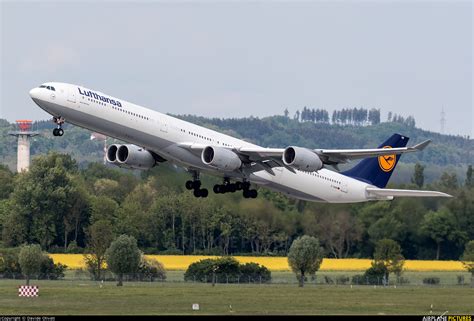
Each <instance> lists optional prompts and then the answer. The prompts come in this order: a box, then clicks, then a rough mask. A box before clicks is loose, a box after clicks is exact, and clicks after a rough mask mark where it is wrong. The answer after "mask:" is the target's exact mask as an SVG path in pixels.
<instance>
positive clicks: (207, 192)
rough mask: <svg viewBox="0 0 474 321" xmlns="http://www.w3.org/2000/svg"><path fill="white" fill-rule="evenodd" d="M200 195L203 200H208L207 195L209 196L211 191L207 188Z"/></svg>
mask: <svg viewBox="0 0 474 321" xmlns="http://www.w3.org/2000/svg"><path fill="white" fill-rule="evenodd" d="M199 193H200V194H201V197H202V198H206V197H207V195H209V191H208V190H207V188H203V189H201V190H200V192H199Z"/></svg>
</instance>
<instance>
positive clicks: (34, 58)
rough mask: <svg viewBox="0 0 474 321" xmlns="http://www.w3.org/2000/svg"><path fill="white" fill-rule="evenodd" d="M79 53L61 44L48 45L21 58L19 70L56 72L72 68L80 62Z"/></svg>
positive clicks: (25, 71) (26, 71)
mask: <svg viewBox="0 0 474 321" xmlns="http://www.w3.org/2000/svg"><path fill="white" fill-rule="evenodd" d="M79 58H80V55H79V53H78V52H77V51H76V50H74V49H72V48H69V47H65V46H63V45H59V44H50V45H47V46H46V48H45V49H43V50H41V51H39V52H33V53H31V54H29V56H27V57H25V58H24V59H23V60H21V62H20V64H19V66H18V67H19V71H20V72H24V73H28V72H56V71H58V70H61V69H63V68H64V67H67V68H71V67H72V66H77V65H78V64H79Z"/></svg>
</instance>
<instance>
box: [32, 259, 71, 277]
mask: <svg viewBox="0 0 474 321" xmlns="http://www.w3.org/2000/svg"><path fill="white" fill-rule="evenodd" d="M66 269H67V265H64V264H61V263H58V264H55V263H54V261H53V259H52V258H50V257H49V256H48V255H44V257H43V261H42V262H41V266H40V272H39V275H38V278H39V279H48V280H58V279H62V278H63V277H64V271H65V270H66Z"/></svg>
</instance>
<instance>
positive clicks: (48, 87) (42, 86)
mask: <svg viewBox="0 0 474 321" xmlns="http://www.w3.org/2000/svg"><path fill="white" fill-rule="evenodd" d="M39 88H46V89H48V90H52V91H56V89H54V87H53V86H45V85H41V86H39Z"/></svg>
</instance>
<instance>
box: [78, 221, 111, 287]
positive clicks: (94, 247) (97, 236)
mask: <svg viewBox="0 0 474 321" xmlns="http://www.w3.org/2000/svg"><path fill="white" fill-rule="evenodd" d="M86 234H87V239H88V244H87V252H88V253H89V254H85V255H84V260H85V262H86V265H87V267H88V268H89V271H90V272H91V274H92V276H93V277H94V279H95V280H100V277H101V272H102V270H103V269H104V268H105V253H106V251H107V248H108V247H109V246H110V243H112V241H113V237H114V235H113V232H112V225H111V223H110V222H109V221H106V220H99V221H97V222H95V223H94V224H92V225H91V226H89V228H88V230H87V233H86Z"/></svg>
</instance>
